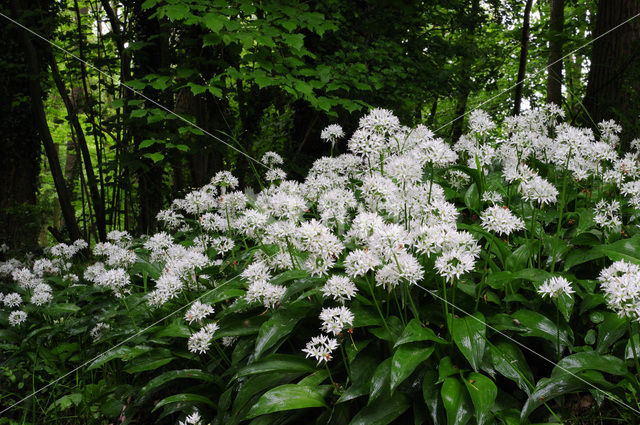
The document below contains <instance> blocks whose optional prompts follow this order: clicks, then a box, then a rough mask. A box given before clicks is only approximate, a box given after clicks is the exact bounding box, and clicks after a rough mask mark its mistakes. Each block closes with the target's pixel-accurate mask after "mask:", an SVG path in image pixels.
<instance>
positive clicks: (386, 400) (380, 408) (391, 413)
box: [349, 391, 411, 425]
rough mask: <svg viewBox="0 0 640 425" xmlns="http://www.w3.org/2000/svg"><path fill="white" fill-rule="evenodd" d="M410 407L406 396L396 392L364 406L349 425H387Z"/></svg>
mask: <svg viewBox="0 0 640 425" xmlns="http://www.w3.org/2000/svg"><path fill="white" fill-rule="evenodd" d="M410 406H411V402H410V400H409V398H408V397H407V396H405V395H404V394H402V393H401V392H399V391H397V392H395V393H394V394H393V395H392V396H390V397H389V396H384V397H382V398H381V399H379V400H377V401H376V402H375V403H371V404H369V405H367V406H365V407H364V408H363V409H362V410H360V411H359V412H358V413H356V415H355V416H354V417H353V419H352V420H351V422H349V425H387V424H389V423H391V422H393V421H394V420H395V419H396V418H398V417H399V416H400V415H402V414H403V413H404V412H405V410H407V409H408V408H409V407H410Z"/></svg>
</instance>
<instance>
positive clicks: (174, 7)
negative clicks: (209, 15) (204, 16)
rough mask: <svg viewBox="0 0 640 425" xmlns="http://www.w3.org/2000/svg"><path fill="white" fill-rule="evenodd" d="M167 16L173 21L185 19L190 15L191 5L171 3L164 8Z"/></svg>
mask: <svg viewBox="0 0 640 425" xmlns="http://www.w3.org/2000/svg"><path fill="white" fill-rule="evenodd" d="M162 10H163V11H164V14H165V15H166V16H167V18H169V19H171V20H172V21H175V20H180V19H184V18H186V17H187V15H189V12H190V10H189V6H187V5H185V4H169V5H167V6H164V7H163V8H162Z"/></svg>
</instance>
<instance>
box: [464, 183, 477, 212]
mask: <svg viewBox="0 0 640 425" xmlns="http://www.w3.org/2000/svg"><path fill="white" fill-rule="evenodd" d="M464 204H465V205H466V206H467V208H469V210H471V211H473V212H475V213H476V214H477V213H478V212H480V195H479V193H478V186H476V184H475V183H473V184H472V185H471V186H469V188H468V189H467V191H466V192H465V194H464Z"/></svg>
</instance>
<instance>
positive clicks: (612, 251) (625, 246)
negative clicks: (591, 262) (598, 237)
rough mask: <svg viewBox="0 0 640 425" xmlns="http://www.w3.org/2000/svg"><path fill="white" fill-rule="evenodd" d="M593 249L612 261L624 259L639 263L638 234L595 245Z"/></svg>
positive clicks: (639, 241)
mask: <svg viewBox="0 0 640 425" xmlns="http://www.w3.org/2000/svg"><path fill="white" fill-rule="evenodd" d="M593 250H594V251H596V252H601V253H603V254H604V255H606V256H607V257H609V259H611V260H613V261H618V260H625V261H628V262H631V263H634V264H639V265H640V234H636V235H635V236H633V237H632V238H629V239H622V240H619V241H617V242H614V243H612V244H608V245H600V246H595V247H593Z"/></svg>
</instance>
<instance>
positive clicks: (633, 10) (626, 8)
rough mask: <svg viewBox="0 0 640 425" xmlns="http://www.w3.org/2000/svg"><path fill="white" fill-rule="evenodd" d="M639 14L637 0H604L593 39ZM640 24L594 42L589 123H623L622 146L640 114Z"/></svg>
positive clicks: (636, 22)
mask: <svg viewBox="0 0 640 425" xmlns="http://www.w3.org/2000/svg"><path fill="white" fill-rule="evenodd" d="M638 13H640V2H639V1H637V0H606V1H605V0H601V1H600V2H599V3H598V10H597V12H596V27H595V31H594V34H593V36H594V37H598V36H600V35H602V34H604V33H605V32H607V31H609V30H610V29H612V28H613V27H615V26H617V25H618V24H621V23H622V22H624V21H626V20H627V19H629V18H631V17H632V16H634V15H636V14H638ZM639 42H640V21H639V20H638V19H637V18H636V19H634V20H632V21H631V22H628V23H626V24H624V25H622V26H621V27H620V28H618V29H616V30H614V31H612V32H610V33H608V34H607V35H605V36H603V37H601V38H599V39H598V40H596V41H595V42H594V43H593V50H592V51H591V69H590V70H589V82H588V84H587V93H586V95H585V98H584V106H585V108H586V109H587V111H588V112H589V115H590V118H587V120H588V123H589V124H591V125H592V126H594V127H595V125H596V124H597V123H599V122H601V121H602V120H609V119H614V120H616V121H617V122H618V123H620V124H622V126H623V128H624V130H623V134H622V141H623V144H626V143H628V142H629V140H630V139H631V138H632V134H633V132H634V131H635V130H637V128H634V127H636V126H637V125H638V124H637V122H638V114H639V113H640V101H638V97H639V96H640V80H639V77H640V75H639V74H640V72H639V71H640V56H639V54H640V50H639V47H640V46H639V44H640V43H639Z"/></svg>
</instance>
